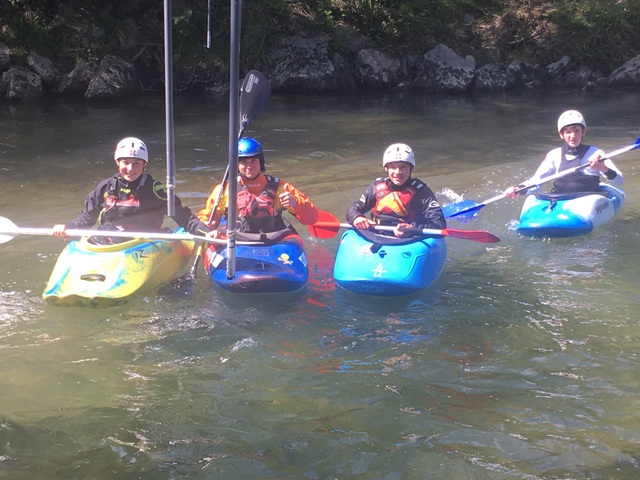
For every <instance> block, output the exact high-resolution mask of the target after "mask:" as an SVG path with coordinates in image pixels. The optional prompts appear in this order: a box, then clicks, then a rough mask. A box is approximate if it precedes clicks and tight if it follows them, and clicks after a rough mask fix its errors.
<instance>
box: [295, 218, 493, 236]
mask: <svg viewBox="0 0 640 480" xmlns="http://www.w3.org/2000/svg"><path fill="white" fill-rule="evenodd" d="M307 227H308V229H309V233H310V234H311V235H313V236H314V237H316V238H333V237H335V236H336V234H337V233H338V230H340V229H341V228H354V227H353V226H352V225H350V224H348V223H340V221H339V220H338V219H337V218H336V217H334V216H333V215H332V214H331V213H329V212H326V211H323V210H320V211H318V221H317V222H316V223H313V224H311V225H308V226H307ZM371 228H372V229H373V230H385V231H393V230H395V227H391V226H383V225H373V226H372V227H371ZM403 231H405V232H408V233H411V234H413V235H424V236H427V237H429V236H433V237H435V236H443V237H452V238H460V239H463V240H471V241H473V242H481V243H496V242H499V241H500V239H499V238H498V237H496V236H495V235H493V234H492V233H489V232H485V231H484V230H455V229H451V228H443V229H430V228H406V229H404V230H403Z"/></svg>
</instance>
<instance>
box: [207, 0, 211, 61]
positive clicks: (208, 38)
mask: <svg viewBox="0 0 640 480" xmlns="http://www.w3.org/2000/svg"><path fill="white" fill-rule="evenodd" d="M210 48H211V0H207V49H210Z"/></svg>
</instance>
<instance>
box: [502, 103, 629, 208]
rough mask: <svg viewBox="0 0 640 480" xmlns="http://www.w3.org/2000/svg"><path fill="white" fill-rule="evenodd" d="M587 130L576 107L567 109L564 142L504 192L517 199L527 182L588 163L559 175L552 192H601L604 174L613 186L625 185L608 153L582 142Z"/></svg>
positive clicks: (560, 129)
mask: <svg viewBox="0 0 640 480" xmlns="http://www.w3.org/2000/svg"><path fill="white" fill-rule="evenodd" d="M586 131H587V122H586V121H585V119H584V117H583V116H582V114H581V113H580V112H578V111H577V110H567V111H566V112H564V113H563V114H562V115H560V117H559V118H558V135H559V136H560V138H561V139H562V140H563V142H564V145H563V146H561V147H558V148H554V149H553V150H551V151H550V152H549V153H547V156H546V157H545V158H544V160H543V161H542V163H541V164H540V166H539V167H538V170H536V172H535V173H534V175H533V177H531V178H530V179H529V180H528V181H527V182H524V183H523V184H521V185H518V186H512V187H509V188H507V189H506V190H505V192H504V194H505V195H506V196H507V197H510V198H515V197H517V196H518V195H519V193H518V192H517V191H516V190H518V189H521V188H522V187H524V186H526V185H531V184H536V183H539V182H540V180H543V179H544V178H545V177H548V176H551V175H555V174H556V173H559V172H562V171H563V170H568V169H570V168H573V167H577V166H580V165H585V164H589V167H587V168H585V169H583V170H579V171H577V172H574V173H572V174H569V175H567V176H565V177H562V178H558V179H557V180H556V181H555V182H554V187H553V189H552V190H551V193H558V194H571V193H576V194H583V193H597V192H600V191H601V188H600V179H601V178H602V177H604V178H606V180H607V181H608V182H609V183H610V184H611V185H613V186H614V187H618V186H620V185H622V182H623V180H624V178H623V176H622V173H621V172H620V170H618V169H617V168H616V166H615V165H614V164H613V162H612V161H611V160H609V159H605V153H604V152H603V151H602V150H600V149H599V148H598V147H593V146H590V145H586V144H584V143H582V141H583V140H584V136H585V133H586ZM603 159H604V160H603ZM538 190H539V187H537V186H536V187H532V188H529V189H528V190H524V191H522V192H520V193H522V194H530V193H535V192H536V191H538Z"/></svg>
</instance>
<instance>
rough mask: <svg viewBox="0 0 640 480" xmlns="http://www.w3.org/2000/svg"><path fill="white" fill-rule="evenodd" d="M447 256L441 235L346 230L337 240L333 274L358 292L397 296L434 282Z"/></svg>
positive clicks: (344, 284)
mask: <svg viewBox="0 0 640 480" xmlns="http://www.w3.org/2000/svg"><path fill="white" fill-rule="evenodd" d="M446 258H447V246H446V243H445V241H444V239H443V238H434V237H427V238H424V237H420V238H418V239H416V238H412V239H400V238H395V237H391V236H386V235H378V234H376V233H373V232H367V231H361V230H354V229H350V230H347V231H345V232H344V234H343V235H342V238H341V240H340V245H339V247H338V252H337V254H336V260H335V264H334V268H333V276H334V278H335V279H336V282H337V283H338V285H339V286H340V287H342V288H344V289H345V290H349V291H351V292H354V293H359V294H361V295H376V296H398V295H409V294H411V293H415V292H418V291H420V290H422V289H424V288H426V287H428V286H429V285H431V284H432V283H433V282H435V281H436V280H437V279H438V277H439V276H440V273H441V272H442V269H443V267H444V262H445V260H446Z"/></svg>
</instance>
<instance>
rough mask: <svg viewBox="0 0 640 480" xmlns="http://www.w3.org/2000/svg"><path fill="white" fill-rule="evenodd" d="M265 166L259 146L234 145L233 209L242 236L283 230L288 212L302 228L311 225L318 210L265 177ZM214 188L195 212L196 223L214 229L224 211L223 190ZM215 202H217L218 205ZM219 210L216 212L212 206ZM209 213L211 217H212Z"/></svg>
mask: <svg viewBox="0 0 640 480" xmlns="http://www.w3.org/2000/svg"><path fill="white" fill-rule="evenodd" d="M265 170H266V166H265V161H264V153H263V151H262V145H260V142H258V141H257V140H256V139H255V138H251V137H246V138H241V139H240V140H239V141H238V176H237V180H236V181H237V182H238V190H237V205H238V217H239V221H240V225H239V227H238V230H239V231H240V232H245V233H269V232H275V231H278V230H283V229H284V228H286V227H287V225H286V224H285V222H284V220H283V218H282V211H283V210H288V211H289V213H291V214H292V215H293V216H294V217H296V219H297V220H298V221H299V222H300V223H302V224H303V225H309V224H312V223H315V222H316V220H317V219H318V208H317V207H316V206H315V205H314V204H313V202H312V201H311V200H309V199H308V198H307V197H306V196H305V195H304V194H303V193H302V192H301V191H300V190H298V189H297V188H296V187H294V186H293V185H291V184H290V183H287V182H285V181H283V180H280V179H279V178H276V177H272V176H271V175H266V174H265ZM221 188H222V184H219V185H217V186H216V187H215V188H214V189H213V192H211V195H209V198H208V199H207V202H206V204H205V207H204V208H203V209H202V210H200V212H198V219H200V221H202V222H206V223H208V224H209V226H210V227H211V228H212V229H214V228H217V227H218V226H219V225H220V219H221V218H222V217H223V216H224V214H225V212H226V208H227V195H228V189H227V186H226V185H225V186H224V191H223V192H222V195H221V196H219V194H220V189H221ZM218 200H219V201H218ZM217 204H218V205H220V206H222V207H223V208H216V211H215V212H213V210H214V207H215V206H216V205H217ZM212 212H213V215H212Z"/></svg>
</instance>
